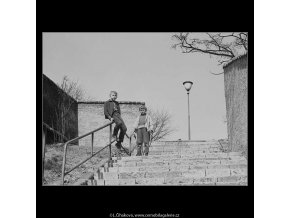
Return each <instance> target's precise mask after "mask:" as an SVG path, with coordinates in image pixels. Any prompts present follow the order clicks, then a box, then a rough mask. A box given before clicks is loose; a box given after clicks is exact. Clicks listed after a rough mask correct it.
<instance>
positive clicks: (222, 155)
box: [113, 152, 244, 161]
mask: <svg viewBox="0 0 290 218" xmlns="http://www.w3.org/2000/svg"><path fill="white" fill-rule="evenodd" d="M183 157H193V158H197V159H198V158H231V159H241V158H244V157H243V156H241V154H240V153H238V152H231V153H223V152H219V153H212V154H211V153H193V154H191V153H176V154H167V155H163V154H162V155H152V154H150V155H149V156H127V157H122V158H121V159H120V160H118V161H134V160H151V159H172V158H183ZM113 160H117V158H113Z"/></svg>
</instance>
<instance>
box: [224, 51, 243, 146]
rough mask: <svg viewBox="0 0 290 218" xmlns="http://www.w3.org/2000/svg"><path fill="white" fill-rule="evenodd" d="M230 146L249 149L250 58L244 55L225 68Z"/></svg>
mask: <svg viewBox="0 0 290 218" xmlns="http://www.w3.org/2000/svg"><path fill="white" fill-rule="evenodd" d="M224 84H225V98H226V110H227V129H228V138H229V146H230V149H231V150H232V151H245V152H247V149H248V58H247V55H243V56H241V57H239V58H237V59H236V60H234V61H232V62H230V63H229V64H227V65H226V66H225V67H224Z"/></svg>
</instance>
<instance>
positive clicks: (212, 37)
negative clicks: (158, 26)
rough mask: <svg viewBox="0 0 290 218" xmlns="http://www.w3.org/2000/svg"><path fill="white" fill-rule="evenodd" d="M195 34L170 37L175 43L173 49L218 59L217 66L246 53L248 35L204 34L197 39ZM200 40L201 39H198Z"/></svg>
mask: <svg viewBox="0 0 290 218" xmlns="http://www.w3.org/2000/svg"><path fill="white" fill-rule="evenodd" d="M194 35H196V34H195V33H178V34H174V35H173V36H172V39H173V40H176V41H177V43H175V44H173V46H172V47H173V48H178V47H179V48H181V50H182V52H183V53H195V52H198V53H204V54H209V55H210V56H212V55H213V56H215V57H217V58H218V62H219V64H223V63H228V62H230V61H231V60H233V59H234V58H235V57H237V56H239V55H241V54H245V53H247V52H248V33H246V32H232V33H204V36H203V37H199V38H198V37H197V36H195V37H194ZM200 38H202V39H200Z"/></svg>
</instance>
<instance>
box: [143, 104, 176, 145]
mask: <svg viewBox="0 0 290 218" xmlns="http://www.w3.org/2000/svg"><path fill="white" fill-rule="evenodd" d="M148 114H149V115H150V116H151V118H152V121H153V136H152V141H157V140H160V139H164V138H165V137H166V136H168V135H170V134H171V133H172V132H174V131H176V129H175V128H173V127H172V125H171V119H172V116H171V115H170V114H169V113H168V112H167V111H165V110H162V111H158V110H157V111H154V110H152V109H148Z"/></svg>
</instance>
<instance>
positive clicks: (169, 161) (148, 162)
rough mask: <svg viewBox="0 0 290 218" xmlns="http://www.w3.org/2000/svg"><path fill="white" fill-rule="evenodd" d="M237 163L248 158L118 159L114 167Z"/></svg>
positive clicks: (245, 161)
mask: <svg viewBox="0 0 290 218" xmlns="http://www.w3.org/2000/svg"><path fill="white" fill-rule="evenodd" d="M170 164H174V165H205V164H206V165H236V164H247V160H246V159H244V158H241V159H219V158H217V159H206V158H204V159H189V158H188V159H185V158H184V159H180V158H177V159H165V160H163V159H147V160H146V159H144V160H142V159H141V160H134V161H118V162H116V163H113V167H116V166H118V167H130V166H131V167H138V166H166V165H170Z"/></svg>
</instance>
